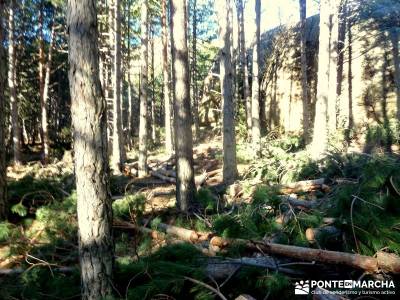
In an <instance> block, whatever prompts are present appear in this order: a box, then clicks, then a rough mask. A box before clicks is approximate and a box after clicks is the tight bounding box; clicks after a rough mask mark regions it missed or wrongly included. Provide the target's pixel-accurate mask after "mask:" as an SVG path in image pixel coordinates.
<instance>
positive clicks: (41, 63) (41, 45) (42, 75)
mask: <svg viewBox="0 0 400 300" xmlns="http://www.w3.org/2000/svg"><path fill="white" fill-rule="evenodd" d="M43 14H44V1H43V0H40V3H39V98H40V110H41V113H43V111H44V110H45V107H44V106H45V104H44V98H43V95H44V81H45V63H46V58H45V51H44V37H43V35H44V34H43V27H44V21H43V19H44V17H43ZM42 118H43V116H42V115H41V116H40V142H41V144H42V151H43V157H42V159H43V162H46V157H45V156H44V149H45V144H44V143H45V142H44V140H45V138H44V128H43V127H42V125H43V120H42Z"/></svg>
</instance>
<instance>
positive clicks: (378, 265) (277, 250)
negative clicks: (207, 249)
mask: <svg viewBox="0 0 400 300" xmlns="http://www.w3.org/2000/svg"><path fill="white" fill-rule="evenodd" d="M210 244H211V245H214V246H217V247H219V248H220V249H223V248H225V247H228V246H233V245H241V246H245V247H246V248H248V249H253V250H256V251H257V250H258V251H262V252H264V253H269V254H277V255H282V256H287V257H292V258H296V259H301V260H307V261H318V262H322V263H329V264H339V265H346V266H349V267H353V268H357V269H362V270H365V271H368V272H373V273H377V272H379V271H381V270H382V271H385V272H389V273H394V274H398V273H399V271H400V270H399V269H398V268H397V267H394V268H393V267H392V266H393V265H395V266H399V265H400V257H398V256H395V255H391V256H390V257H388V256H386V255H381V256H377V257H376V258H375V257H370V256H365V255H360V254H352V253H346V252H338V251H330V250H322V249H312V248H304V247H297V246H290V245H281V244H274V243H265V242H262V241H251V240H243V239H225V238H222V237H218V236H214V237H213V238H212V239H211V241H210Z"/></svg>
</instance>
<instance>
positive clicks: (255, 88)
mask: <svg viewBox="0 0 400 300" xmlns="http://www.w3.org/2000/svg"><path fill="white" fill-rule="evenodd" d="M255 13H256V19H255V26H256V38H255V43H254V48H253V70H252V78H253V80H252V86H251V93H252V97H251V119H252V123H251V124H252V126H251V133H252V134H251V139H252V145H253V150H254V152H255V154H256V155H257V156H259V155H260V152H261V129H260V70H259V65H260V26H261V0H256V4H255Z"/></svg>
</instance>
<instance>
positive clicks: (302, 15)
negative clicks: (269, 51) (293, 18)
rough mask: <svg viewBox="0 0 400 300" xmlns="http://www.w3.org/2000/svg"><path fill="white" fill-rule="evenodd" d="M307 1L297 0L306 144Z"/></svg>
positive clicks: (307, 119)
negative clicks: (298, 6) (298, 5)
mask: <svg viewBox="0 0 400 300" xmlns="http://www.w3.org/2000/svg"><path fill="white" fill-rule="evenodd" d="M306 2H307V0H299V4H300V61H301V95H302V101H303V138H304V140H305V141H306V143H308V139H309V136H310V114H309V111H310V104H309V99H308V79H307V44H306V22H307V7H306V4H307V3H306Z"/></svg>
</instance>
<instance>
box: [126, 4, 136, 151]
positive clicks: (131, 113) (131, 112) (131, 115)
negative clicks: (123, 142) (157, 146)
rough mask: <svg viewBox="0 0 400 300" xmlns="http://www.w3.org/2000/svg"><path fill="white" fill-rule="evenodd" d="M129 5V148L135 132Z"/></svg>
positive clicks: (131, 145)
mask: <svg viewBox="0 0 400 300" xmlns="http://www.w3.org/2000/svg"><path fill="white" fill-rule="evenodd" d="M131 5H132V3H131V2H130V1H129V2H128V3H127V39H126V44H127V45H126V48H127V85H128V122H127V123H128V132H127V136H128V145H129V147H130V149H132V148H133V136H134V134H135V130H134V126H135V118H134V113H135V112H134V108H133V95H132V79H131V72H132V62H131V12H130V11H131Z"/></svg>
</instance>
